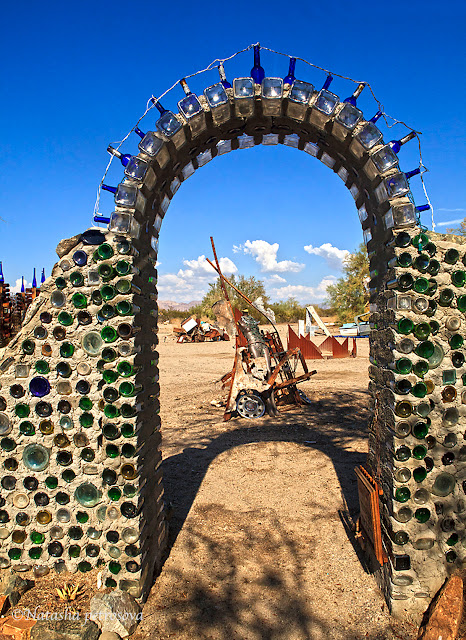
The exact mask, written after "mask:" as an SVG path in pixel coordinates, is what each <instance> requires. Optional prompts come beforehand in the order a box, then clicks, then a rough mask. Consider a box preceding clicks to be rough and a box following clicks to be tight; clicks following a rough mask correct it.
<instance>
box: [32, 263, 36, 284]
mask: <svg viewBox="0 0 466 640" xmlns="http://www.w3.org/2000/svg"><path fill="white" fill-rule="evenodd" d="M32 288H33V289H37V280H36V268H35V267H34V270H33V272H32Z"/></svg>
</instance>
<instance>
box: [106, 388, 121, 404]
mask: <svg viewBox="0 0 466 640" xmlns="http://www.w3.org/2000/svg"><path fill="white" fill-rule="evenodd" d="M102 395H103V397H104V400H105V402H116V401H117V400H118V398H119V397H120V394H119V392H118V391H117V389H115V388H114V387H106V388H105V389H104V391H103V394H102Z"/></svg>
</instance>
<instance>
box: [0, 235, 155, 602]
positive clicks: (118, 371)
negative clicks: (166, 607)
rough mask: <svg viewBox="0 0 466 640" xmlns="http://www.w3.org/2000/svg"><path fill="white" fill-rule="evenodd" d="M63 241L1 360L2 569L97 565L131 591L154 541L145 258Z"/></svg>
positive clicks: (149, 291) (150, 280) (125, 248)
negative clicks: (58, 256) (64, 246)
mask: <svg viewBox="0 0 466 640" xmlns="http://www.w3.org/2000/svg"><path fill="white" fill-rule="evenodd" d="M89 243H90V244H89ZM71 244H74V246H72V248H70V249H69V250H68V251H67V253H65V254H64V255H62V257H61V259H60V260H59V262H58V263H57V264H56V265H55V267H54V269H53V272H52V276H51V277H50V278H49V279H48V280H47V281H46V282H45V283H44V284H43V286H42V288H41V292H40V296H39V297H38V298H37V300H36V301H35V302H34V303H33V305H32V306H31V307H30V308H29V310H28V313H27V316H26V318H25V322H24V323H23V327H22V329H21V332H20V333H19V334H18V335H17V336H16V338H15V339H14V340H13V341H12V342H11V343H10V344H9V346H8V347H7V348H6V349H5V350H4V352H3V354H2V357H1V359H0V369H1V370H2V382H1V384H2V386H1V389H0V396H1V398H0V404H1V407H0V408H1V413H0V431H1V439H0V448H1V456H2V466H3V474H2V479H1V496H2V497H1V503H2V507H1V510H0V537H1V541H2V550H1V553H0V566H1V567H6V566H9V565H11V566H13V568H15V569H17V570H20V571H21V570H25V569H27V568H30V567H31V566H33V565H48V566H52V567H55V568H57V569H59V568H60V565H62V564H64V565H65V566H66V568H67V569H68V570H70V571H75V570H78V571H82V572H86V571H88V570H90V569H91V568H93V567H96V566H97V567H101V569H102V572H103V581H104V584H106V585H107V586H117V585H118V586H119V587H120V588H123V589H125V590H127V591H129V592H130V593H131V594H132V595H135V596H140V595H141V589H142V588H143V586H144V577H145V576H148V575H149V574H150V570H151V569H152V568H153V566H154V563H155V562H157V561H159V560H160V553H161V551H162V549H163V546H164V539H165V536H166V530H165V523H164V520H163V488H162V484H161V481H162V478H161V471H160V464H161V454H160V419H159V416H158V413H159V411H158V400H157V394H158V382H157V381H158V369H157V353H156V351H155V346H156V327H157V325H156V310H157V307H156V303H155V301H154V300H155V291H156V289H155V279H156V272H155V270H154V267H153V264H152V263H153V262H154V260H152V261H151V260H149V259H147V258H145V259H144V260H143V259H141V257H140V256H141V250H144V255H146V256H147V255H148V250H147V248H145V247H144V239H142V240H141V241H138V240H136V241H134V240H133V239H131V238H130V237H125V236H119V235H118V234H115V233H106V234H103V233H101V232H100V231H96V230H91V231H88V232H86V233H84V234H83V235H82V236H79V237H77V238H76V239H75V242H73V240H72V241H71ZM135 245H137V246H138V248H136V246H135ZM142 291H144V295H142ZM154 538H155V544H154ZM143 574H144V575H143ZM150 577H151V576H150V575H149V578H150Z"/></svg>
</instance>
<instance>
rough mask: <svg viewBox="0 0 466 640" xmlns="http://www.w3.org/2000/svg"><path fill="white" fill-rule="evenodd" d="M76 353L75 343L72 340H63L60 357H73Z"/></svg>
mask: <svg viewBox="0 0 466 640" xmlns="http://www.w3.org/2000/svg"><path fill="white" fill-rule="evenodd" d="M73 353H74V345H73V344H72V343H71V342H62V343H61V345H60V357H61V358H71V356H72V355H73Z"/></svg>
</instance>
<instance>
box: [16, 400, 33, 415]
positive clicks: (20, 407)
mask: <svg viewBox="0 0 466 640" xmlns="http://www.w3.org/2000/svg"><path fill="white" fill-rule="evenodd" d="M30 411H31V410H30V409H29V405H28V404H25V403H24V402H20V403H19V404H17V405H16V407H15V415H16V416H17V417H18V418H27V417H28V415H29V413H30Z"/></svg>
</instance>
